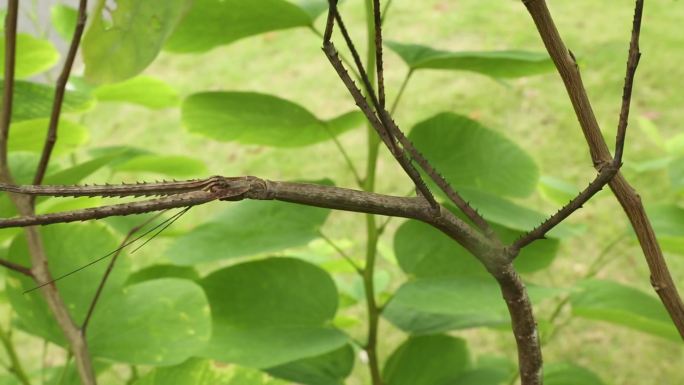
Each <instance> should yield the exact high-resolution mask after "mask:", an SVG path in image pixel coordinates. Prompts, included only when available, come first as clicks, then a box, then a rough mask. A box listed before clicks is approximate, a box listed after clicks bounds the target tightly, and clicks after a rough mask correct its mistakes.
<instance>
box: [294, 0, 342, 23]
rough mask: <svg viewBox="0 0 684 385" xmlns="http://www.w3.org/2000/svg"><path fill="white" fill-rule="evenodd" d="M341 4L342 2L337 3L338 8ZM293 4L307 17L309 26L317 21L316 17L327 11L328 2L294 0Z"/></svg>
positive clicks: (324, 0) (325, 0)
mask: <svg viewBox="0 0 684 385" xmlns="http://www.w3.org/2000/svg"><path fill="white" fill-rule="evenodd" d="M342 2H343V0H340V1H338V6H339V5H340V4H341V3H342ZM295 4H297V5H298V6H299V8H301V9H302V10H303V11H304V12H306V13H307V14H308V15H309V18H310V19H311V24H313V23H314V22H315V21H316V19H318V16H320V15H321V14H322V13H324V12H326V11H327V10H328V0H296V1H295Z"/></svg>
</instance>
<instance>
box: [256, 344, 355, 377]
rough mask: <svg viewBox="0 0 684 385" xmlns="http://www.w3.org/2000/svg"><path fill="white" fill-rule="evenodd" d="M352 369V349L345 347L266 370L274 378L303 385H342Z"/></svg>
mask: <svg viewBox="0 0 684 385" xmlns="http://www.w3.org/2000/svg"><path fill="white" fill-rule="evenodd" d="M353 368H354V349H353V348H352V347H351V345H345V346H343V347H342V348H340V349H337V350H335V351H332V352H329V353H325V354H322V355H320V356H316V357H310V358H304V359H302V360H298V361H294V362H288V363H287V364H284V365H280V366H276V367H273V368H269V369H266V372H267V373H269V374H270V375H272V376H274V377H276V378H282V379H284V380H288V381H292V382H296V383H298V384H303V385H343V384H344V379H345V378H347V377H348V376H349V375H350V374H351V372H352V369H353Z"/></svg>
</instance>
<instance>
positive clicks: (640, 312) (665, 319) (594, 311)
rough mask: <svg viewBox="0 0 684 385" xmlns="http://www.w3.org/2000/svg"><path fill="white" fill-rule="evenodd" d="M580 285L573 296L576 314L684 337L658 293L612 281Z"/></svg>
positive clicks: (674, 338)
mask: <svg viewBox="0 0 684 385" xmlns="http://www.w3.org/2000/svg"><path fill="white" fill-rule="evenodd" d="M578 289H580V290H578V291H577V292H575V293H573V294H572V295H571V297H570V303H571V304H572V313H573V314H574V315H576V316H578V317H583V318H588V319H594V320H600V321H606V322H610V323H613V324H617V325H623V326H627V327H629V328H632V329H636V330H640V331H642V332H646V333H650V334H653V335H656V336H660V337H664V338H667V339H670V340H673V341H681V338H680V337H679V333H677V329H675V327H674V325H673V324H672V320H671V319H670V317H669V316H668V314H667V312H666V311H665V308H664V307H663V305H662V303H660V301H658V299H656V298H655V297H653V296H651V295H648V294H646V293H644V292H642V291H640V290H637V289H634V288H632V287H629V286H624V285H622V284H619V283H615V282H610V281H599V280H590V281H584V282H582V283H580V284H579V285H578Z"/></svg>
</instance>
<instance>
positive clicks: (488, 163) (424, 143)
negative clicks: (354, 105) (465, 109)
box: [409, 113, 539, 197]
mask: <svg viewBox="0 0 684 385" xmlns="http://www.w3.org/2000/svg"><path fill="white" fill-rule="evenodd" d="M409 139H411V141H413V143H414V144H415V146H416V148H418V149H419V150H420V151H422V152H423V153H424V154H425V156H426V158H427V159H429V160H430V162H431V163H432V165H433V166H434V167H435V168H436V169H437V170H438V171H439V172H441V173H442V174H443V175H444V177H445V178H446V179H447V180H448V181H449V182H450V183H452V185H453V186H454V187H455V188H456V190H459V191H460V190H461V189H462V188H463V187H474V188H477V189H480V190H486V191H489V192H492V193H496V194H497V195H499V196H501V195H506V196H514V197H526V196H528V195H530V194H531V193H532V192H534V189H535V187H536V186H537V180H538V179H539V170H538V169H537V165H536V164H535V162H534V159H532V158H531V157H530V156H529V155H528V154H527V153H526V152H525V151H524V150H523V149H521V148H520V147H518V145H517V144H515V143H514V142H512V141H510V140H509V139H507V138H506V137H504V136H503V135H501V134H499V133H497V132H494V131H491V130H489V129H487V128H485V127H484V126H482V125H481V124H480V123H479V122H477V121H474V120H471V119H469V118H467V117H465V116H461V115H456V114H452V113H440V114H438V115H435V116H433V117H432V118H429V119H428V120H425V121H423V122H420V123H418V124H417V125H416V126H414V127H413V129H412V130H411V133H410V135H409Z"/></svg>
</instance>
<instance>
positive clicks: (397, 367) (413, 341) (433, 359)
mask: <svg viewBox="0 0 684 385" xmlns="http://www.w3.org/2000/svg"><path fill="white" fill-rule="evenodd" d="M469 366H470V357H469V354H468V349H467V347H466V343H465V341H464V340H462V339H460V338H456V337H451V336H447V335H431V336H414V337H410V338H409V339H408V340H406V341H405V342H404V343H403V344H401V346H399V347H398V348H397V349H396V350H395V351H394V352H393V353H392V355H391V356H390V357H389V359H388V360H387V363H386V364H385V367H384V369H383V371H382V377H383V379H384V382H385V383H386V384H387V385H444V384H450V383H453V382H454V381H456V380H457V379H458V378H459V377H460V376H461V374H462V373H463V372H464V371H465V370H466V369H467V368H468V367H469Z"/></svg>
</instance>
